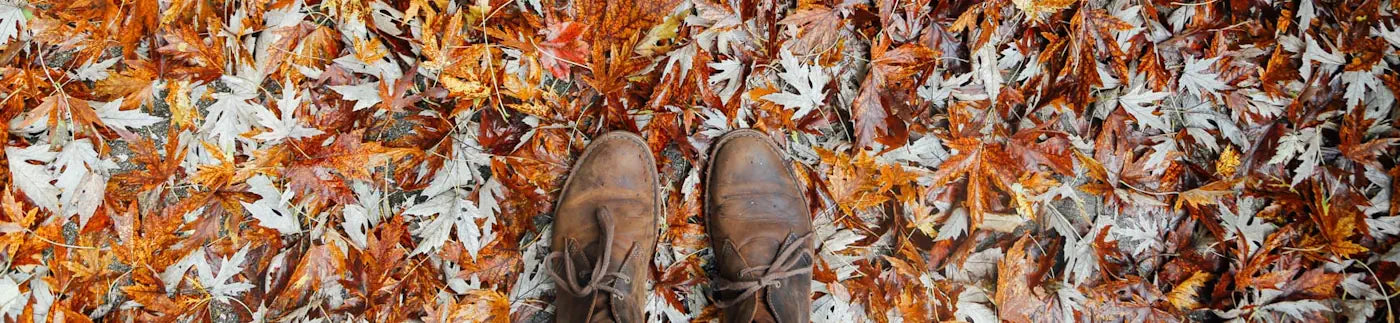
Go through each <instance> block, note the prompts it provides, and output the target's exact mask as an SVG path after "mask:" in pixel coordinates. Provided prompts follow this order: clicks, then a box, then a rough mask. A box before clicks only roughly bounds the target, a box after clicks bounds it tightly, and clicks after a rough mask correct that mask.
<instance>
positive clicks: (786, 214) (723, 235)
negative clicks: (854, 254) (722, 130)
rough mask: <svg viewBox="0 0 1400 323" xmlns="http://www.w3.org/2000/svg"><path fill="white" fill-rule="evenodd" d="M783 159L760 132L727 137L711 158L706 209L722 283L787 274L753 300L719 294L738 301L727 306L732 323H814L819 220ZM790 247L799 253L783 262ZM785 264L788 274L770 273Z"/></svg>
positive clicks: (726, 318)
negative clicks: (761, 322) (769, 321)
mask: <svg viewBox="0 0 1400 323" xmlns="http://www.w3.org/2000/svg"><path fill="white" fill-rule="evenodd" d="M782 156H783V155H782V152H781V151H780V150H779V149H778V148H777V146H776V145H775V144H773V143H772V141H771V140H770V139H768V137H767V135H765V134H763V133H761V132H758V131H754V130H736V131H733V132H730V133H729V134H727V135H725V136H723V137H721V138H720V140H719V141H718V142H717V143H716V144H715V148H714V152H713V154H712V155H711V159H710V160H711V164H710V170H709V175H707V176H708V180H707V184H706V194H707V195H706V196H707V197H706V199H705V209H706V217H707V221H708V226H709V233H710V239H711V243H713V248H714V251H715V258H716V259H715V260H716V262H717V268H718V271H719V275H720V277H718V279H723V280H725V281H729V282H738V283H737V284H734V283H731V284H728V285H741V286H752V285H755V284H758V283H759V282H758V280H761V279H763V277H765V273H769V274H772V273H775V272H783V273H784V274H783V275H780V276H773V275H768V276H767V277H770V278H771V277H779V278H778V279H774V280H773V281H772V282H769V283H767V284H764V285H763V286H762V287H761V288H755V289H757V293H752V294H751V295H748V296H744V295H741V294H742V291H725V290H720V291H718V292H717V295H716V296H717V298H718V299H717V301H719V302H726V303H732V304H725V305H729V308H726V309H724V314H723V316H722V321H724V322H749V321H751V320H753V319H754V318H755V315H758V316H760V317H764V318H766V314H768V313H764V312H763V311H764V310H765V309H766V310H770V311H772V313H773V314H774V315H773V317H774V318H776V319H777V321H780V322H807V321H808V316H809V314H810V311H811V294H810V292H811V286H810V285H811V280H812V275H811V267H812V258H813V242H812V241H811V237H810V233H811V232H812V217H811V214H810V212H809V211H808V209H807V203H806V200H805V198H804V197H803V195H802V192H801V190H800V189H799V186H798V182H797V180H796V178H795V176H794V175H793V174H792V170H791V168H790V166H789V163H788V162H787V161H786V160H784V159H783V157H782ZM786 249H792V250H791V251H790V252H789V253H791V255H790V256H789V257H788V258H787V259H779V258H782V257H779V256H780V254H779V253H780V251H785V250H786ZM780 262H782V263H780ZM783 266H786V267H788V268H770V267H783ZM804 270H805V272H798V271H804ZM745 282H747V283H745ZM741 296H744V297H742V298H741V299H733V298H735V297H741ZM760 299H761V300H760Z"/></svg>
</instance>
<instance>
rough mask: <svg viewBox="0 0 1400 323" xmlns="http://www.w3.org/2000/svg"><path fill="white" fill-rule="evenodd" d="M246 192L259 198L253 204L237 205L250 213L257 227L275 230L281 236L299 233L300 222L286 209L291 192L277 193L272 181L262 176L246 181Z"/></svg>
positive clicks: (294, 214)
mask: <svg viewBox="0 0 1400 323" xmlns="http://www.w3.org/2000/svg"><path fill="white" fill-rule="evenodd" d="M248 191H250V192H252V193H253V194H257V195H258V196H259V197H261V198H260V199H258V200H257V201H254V202H253V203H248V202H239V203H242V204H243V207H244V208H247V209H248V213H252V215H253V218H254V219H257V220H258V225H261V226H263V227H264V228H268V229H274V230H277V231H278V232H281V233H282V234H296V233H299V232H301V222H300V221H298V220H297V215H296V213H293V212H292V210H291V209H290V208H288V204H289V203H291V199H292V192H291V191H287V192H281V191H279V190H278V189H277V187H275V186H273V185H272V180H270V179H268V178H267V177H266V176H263V175H258V176H253V177H252V178H249V179H248Z"/></svg>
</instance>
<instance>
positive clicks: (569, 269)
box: [544, 208, 636, 300]
mask: <svg viewBox="0 0 1400 323" xmlns="http://www.w3.org/2000/svg"><path fill="white" fill-rule="evenodd" d="M594 214H595V216H597V217H598V222H599V225H600V226H601V227H602V228H603V236H602V240H598V242H599V243H601V244H603V253H601V254H598V258H599V259H598V260H597V261H595V262H594V263H593V270H591V271H590V274H589V276H588V277H589V281H588V283H586V284H579V279H578V276H579V275H575V274H573V273H577V271H574V258H573V257H569V256H568V255H567V254H566V251H569V250H572V248H571V246H569V245H565V246H564V250H562V251H555V252H551V253H550V254H549V255H548V256H545V257H544V266H545V268H546V269H548V270H545V273H547V274H549V277H550V278H551V279H553V280H554V283H555V286H558V287H559V289H561V290H563V291H566V292H569V293H570V294H574V295H575V296H586V295H588V294H590V293H593V292H594V291H602V292H606V293H608V294H610V295H612V297H613V298H614V299H615V300H623V299H625V297H624V296H625V295H627V292H626V291H623V290H620V289H617V288H616V287H613V286H611V285H610V284H607V280H608V279H611V281H622V282H624V283H630V282H631V281H632V279H631V278H628V277H627V276H626V275H623V274H622V273H621V272H611V273H604V272H605V271H607V270H608V265H609V259H610V258H611V257H609V255H611V254H612V240H613V218H612V214H610V213H608V209H606V208H603V209H599V210H598V212H596V213H594ZM566 243H567V242H566ZM635 245H636V243H633V247H634V248H635V247H636V246H635ZM560 257H562V258H564V273H565V275H564V276H563V277H560V276H559V274H558V273H556V272H555V271H554V269H553V268H554V266H553V265H552V263H553V262H554V259H555V258H560ZM631 260H632V254H631V252H629V253H628V254H627V257H625V258H623V259H622V263H621V264H620V265H619V268H624V267H626V266H627V262H628V261H631ZM565 277H567V278H565Z"/></svg>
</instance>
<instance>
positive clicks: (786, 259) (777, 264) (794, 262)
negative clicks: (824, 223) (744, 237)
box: [715, 232, 812, 308]
mask: <svg viewBox="0 0 1400 323" xmlns="http://www.w3.org/2000/svg"><path fill="white" fill-rule="evenodd" d="M789 236H790V235H789ZM811 236H812V232H808V233H807V234H804V235H802V236H800V237H798V238H797V239H789V240H788V241H784V242H783V246H782V248H779V249H778V258H777V259H774V260H773V264H771V265H758V266H753V267H749V268H744V269H743V270H740V271H739V277H744V276H747V275H749V274H752V273H755V272H763V274H762V275H759V276H758V277H757V278H755V279H753V280H738V281H730V280H728V279H724V278H718V279H716V280H715V289H716V290H719V291H743V292H741V293H739V296H738V297H735V298H732V299H729V300H727V301H720V302H719V303H718V304H716V306H718V307H719V308H726V307H730V306H734V304H738V303H740V302H743V301H744V300H746V299H749V297H753V295H754V294H757V293H758V291H760V290H763V288H764V287H768V286H775V287H782V285H783V282H782V280H783V279H787V278H790V277H793V276H797V275H802V274H807V273H811V272H812V266H803V265H802V264H801V260H802V254H799V253H797V251H799V250H802V249H804V248H806V246H807V244H806V243H805V242H806V241H807V239H808V238H810V237H811Z"/></svg>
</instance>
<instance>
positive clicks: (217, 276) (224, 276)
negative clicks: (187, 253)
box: [194, 245, 254, 303]
mask: <svg viewBox="0 0 1400 323" xmlns="http://www.w3.org/2000/svg"><path fill="white" fill-rule="evenodd" d="M247 257H248V245H243V248H240V249H238V252H236V253H234V254H233V256H230V257H224V258H223V261H221V262H219V270H217V271H215V270H214V269H213V267H212V265H210V264H209V263H207V262H204V261H198V262H195V264H194V267H195V269H196V272H198V273H199V283H200V285H203V286H204V292H205V293H208V294H209V297H211V298H213V299H214V300H215V301H219V302H223V303H228V302H229V301H231V300H234V299H235V298H234V297H237V296H238V295H239V294H243V293H244V292H247V291H248V290H250V289H252V288H253V287H254V286H253V284H250V283H247V282H230V281H229V280H230V279H233V278H234V277H233V276H234V275H237V274H238V273H239V272H242V271H243V262H244V261H247V259H246V258H247Z"/></svg>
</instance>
